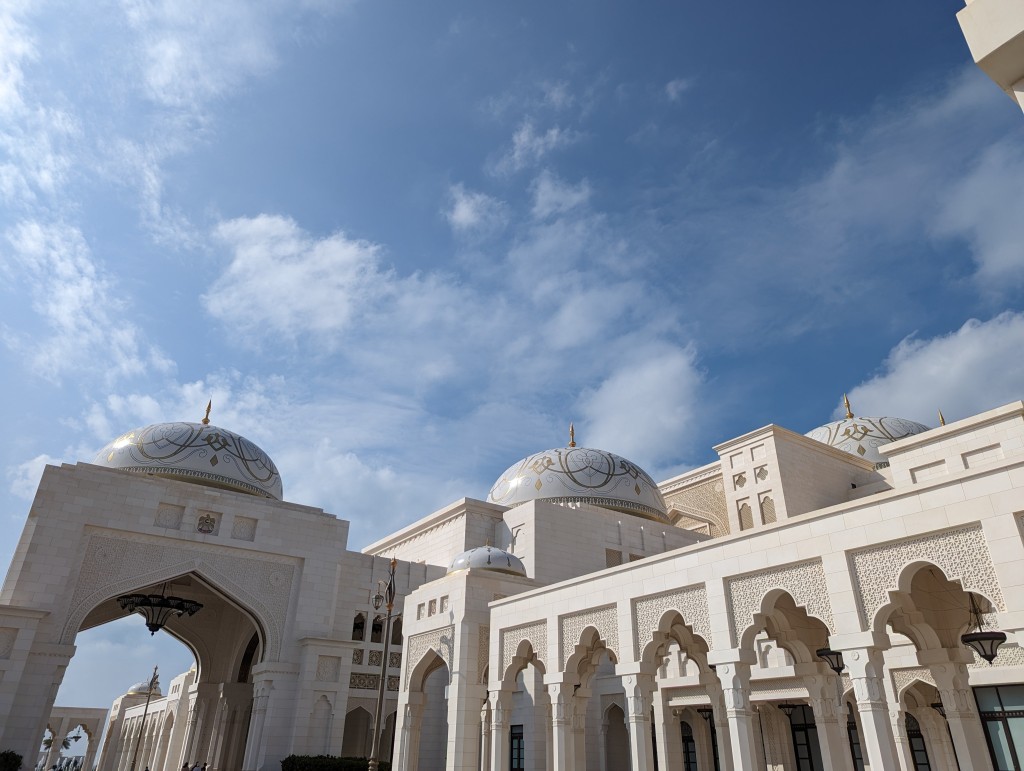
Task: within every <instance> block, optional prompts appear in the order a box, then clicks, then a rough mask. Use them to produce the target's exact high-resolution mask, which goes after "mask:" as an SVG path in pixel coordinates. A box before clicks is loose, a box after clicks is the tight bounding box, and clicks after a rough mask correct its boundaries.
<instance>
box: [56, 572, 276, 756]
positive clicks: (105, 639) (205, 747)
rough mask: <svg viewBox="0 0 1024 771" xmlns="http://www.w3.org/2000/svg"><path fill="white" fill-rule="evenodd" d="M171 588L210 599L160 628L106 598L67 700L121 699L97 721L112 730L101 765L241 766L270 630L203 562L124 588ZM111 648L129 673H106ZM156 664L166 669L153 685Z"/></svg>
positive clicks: (81, 638) (66, 681) (83, 638)
mask: <svg viewBox="0 0 1024 771" xmlns="http://www.w3.org/2000/svg"><path fill="white" fill-rule="evenodd" d="M162 591H166V593H167V594H168V595H172V594H173V595H175V596H180V597H186V598H188V599H193V600H195V601H197V602H199V603H201V604H202V605H203V608H202V610H200V611H199V612H198V613H196V614H195V615H194V616H183V617H181V618H178V617H176V616H174V615H173V614H172V616H171V618H170V619H169V620H168V621H167V624H166V626H165V627H164V628H163V629H162V630H160V631H159V632H157V633H156V634H155V635H150V633H149V631H148V630H147V629H146V626H145V624H144V620H143V619H142V617H141V616H140V615H137V614H133V615H130V616H125V614H124V612H123V611H122V610H121V608H120V606H119V605H118V603H117V599H116V597H110V598H107V599H106V600H103V601H102V602H100V603H98V604H97V605H96V606H95V607H93V608H92V609H91V610H89V611H88V612H86V613H85V614H84V616H83V617H82V618H81V621H80V626H79V629H78V631H77V633H75V634H74V637H73V639H74V641H75V643H76V645H77V647H78V650H79V651H82V654H78V655H76V656H75V657H74V658H72V659H71V662H70V664H69V666H68V669H67V672H66V673H65V676H64V678H63V681H62V683H61V688H60V690H59V691H58V694H57V704H58V705H59V704H61V703H83V702H84V703H93V704H96V703H100V704H102V703H103V702H104V701H106V703H108V704H112V709H111V713H110V718H109V720H108V721H107V723H106V725H105V726H104V725H103V724H101V723H98V724H97V731H96V733H97V734H99V732H100V731H105V734H104V736H103V738H102V739H100V740H98V741H96V742H93V743H92V744H93V745H94V747H95V749H100V748H102V750H101V752H100V753H99V757H97V758H94V759H93V761H94V762H95V765H96V768H97V769H98V771H125V769H127V768H129V767H130V766H131V762H132V760H134V761H135V767H136V769H138V770H140V771H141V770H142V769H145V768H147V767H148V768H149V769H150V771H177V770H178V769H180V768H181V766H182V765H184V764H186V763H187V764H189V765H190V766H191V765H192V763H193V762H194V761H196V760H198V761H199V762H200V763H202V762H207V763H208V764H209V765H210V766H214V767H216V768H218V769H224V770H225V771H231V770H232V769H240V768H241V767H242V761H243V757H244V754H245V747H246V743H247V738H248V733H249V723H250V713H251V704H252V698H253V674H252V671H253V667H254V666H255V665H256V664H257V663H258V662H259V661H260V660H261V658H262V656H263V648H264V646H263V630H262V628H261V626H260V625H259V624H258V623H257V621H256V616H255V615H254V614H252V613H251V612H250V611H249V610H248V609H246V608H244V607H243V606H242V605H241V604H240V603H238V602H237V601H235V600H233V599H231V598H230V597H228V596H227V595H226V594H225V593H224V592H222V591H221V590H220V589H218V588H216V587H215V586H214V585H213V584H212V583H211V582H210V581H208V580H207V579H205V578H204V577H203V576H200V575H199V574H197V573H194V572H193V573H186V574H183V575H178V576H175V577H172V578H168V579H167V580H164V579H160V580H159V581H157V582H154V583H151V584H145V585H142V586H139V587H137V588H132V589H130V590H128V591H126V592H124V593H141V594H160V593H161V592H162ZM111 657H114V658H116V659H117V661H118V671H119V672H120V673H122V678H123V679H120V680H118V679H115V680H113V681H111V680H110V678H109V677H104V676H103V675H102V674H101V675H99V676H97V674H96V673H105V672H107V671H109V665H108V663H109V659H110V658H111ZM154 665H158V666H159V675H158V680H157V684H156V687H155V688H153V689H152V691H151V692H150V689H149V684H150V678H151V677H152V674H153V667H154ZM190 717H191V718H192V719H191V720H190V719H189V718H190ZM84 742H85V739H82V740H81V742H80V743H84ZM93 761H90V764H91V762H93ZM90 771H91V765H90Z"/></svg>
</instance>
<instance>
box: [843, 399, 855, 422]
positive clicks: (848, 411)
mask: <svg viewBox="0 0 1024 771" xmlns="http://www.w3.org/2000/svg"><path fill="white" fill-rule="evenodd" d="M843 404H844V405H846V417H847V418H852V417H853V411H852V410H851V409H850V397H849V396H847V395H846V394H843Z"/></svg>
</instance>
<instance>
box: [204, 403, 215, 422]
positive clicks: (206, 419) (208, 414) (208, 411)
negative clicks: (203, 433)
mask: <svg viewBox="0 0 1024 771" xmlns="http://www.w3.org/2000/svg"><path fill="white" fill-rule="evenodd" d="M212 408H213V399H210V401H208V402H207V403H206V414H205V415H204V416H203V425H204V426H208V425H210V410H211V409H212Z"/></svg>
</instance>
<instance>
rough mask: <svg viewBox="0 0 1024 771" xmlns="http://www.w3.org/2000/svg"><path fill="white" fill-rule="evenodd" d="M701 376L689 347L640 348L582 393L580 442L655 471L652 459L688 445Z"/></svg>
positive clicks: (674, 453) (696, 412)
mask: <svg viewBox="0 0 1024 771" xmlns="http://www.w3.org/2000/svg"><path fill="white" fill-rule="evenodd" d="M702 380H703V377H702V374H701V372H700V369H699V368H698V366H697V356H696V350H695V349H694V348H693V347H692V346H687V347H684V348H680V347H677V346H669V345H664V344H653V345H648V346H646V347H644V348H641V349H640V350H638V351H636V352H635V353H634V354H633V355H632V356H630V357H624V358H623V359H622V360H621V361H620V362H619V363H618V364H617V366H616V367H615V368H614V370H613V371H612V372H611V373H610V374H609V375H608V376H607V377H606V378H605V379H604V380H603V381H602V382H601V384H600V385H599V386H598V387H597V388H596V389H593V390H589V391H585V392H584V393H583V395H582V396H581V399H580V407H581V408H582V410H583V414H584V416H585V421H584V423H583V430H584V434H583V435H582V440H583V443H584V444H586V445H587V446H590V447H604V448H609V449H613V450H614V452H616V453H618V454H620V455H623V456H624V457H627V458H629V459H630V460H632V461H633V462H634V463H637V464H639V465H640V466H641V467H643V468H645V469H647V470H648V471H650V472H653V473H657V470H656V469H655V464H656V463H659V462H665V459H666V458H674V457H678V456H679V455H680V452H681V449H682V448H687V447H690V446H691V445H692V442H693V436H694V434H695V433H696V430H695V429H696V427H697V425H698V424H699V419H698V418H699V406H700V391H701V383H702Z"/></svg>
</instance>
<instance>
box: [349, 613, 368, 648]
mask: <svg viewBox="0 0 1024 771" xmlns="http://www.w3.org/2000/svg"><path fill="white" fill-rule="evenodd" d="M365 635H366V616H364V615H363V614H362V613H356V617H355V619H353V621H352V639H353V640H355V641H356V642H362V641H363V638H364V637H365Z"/></svg>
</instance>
